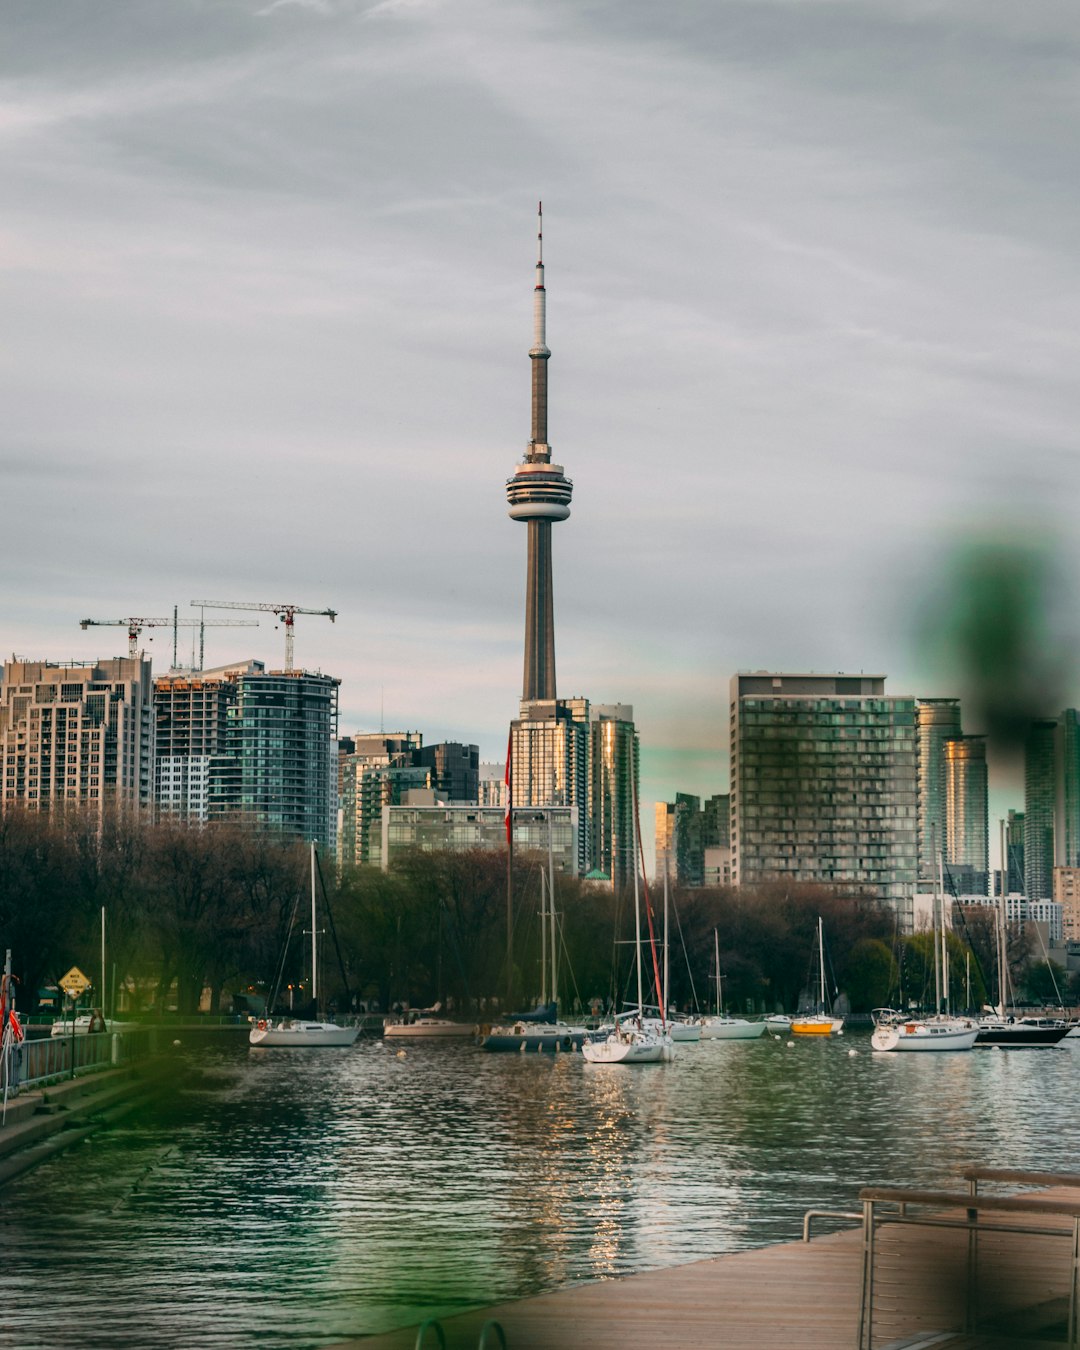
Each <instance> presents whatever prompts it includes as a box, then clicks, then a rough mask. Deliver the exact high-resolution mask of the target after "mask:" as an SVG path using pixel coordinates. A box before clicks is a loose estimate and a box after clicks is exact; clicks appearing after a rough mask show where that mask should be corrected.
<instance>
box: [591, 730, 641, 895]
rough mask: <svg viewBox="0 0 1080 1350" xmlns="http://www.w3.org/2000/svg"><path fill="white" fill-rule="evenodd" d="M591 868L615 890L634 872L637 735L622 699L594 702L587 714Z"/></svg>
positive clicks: (624, 883) (628, 881)
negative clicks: (613, 701) (608, 879)
mask: <svg viewBox="0 0 1080 1350" xmlns="http://www.w3.org/2000/svg"><path fill="white" fill-rule="evenodd" d="M589 728H590V747H589V748H590V767H589V779H590V784H589V797H590V816H591V825H590V834H591V840H592V851H591V862H592V870H593V871H599V872H603V873H604V874H605V875H606V876H608V877H610V878H611V884H612V885H613V886H614V887H616V889H618V888H619V887H622V886H626V885H628V884H629V883H630V882H631V881H632V879H633V876H634V871H633V869H634V799H635V797H636V794H637V784H638V735H637V731H636V730H635V728H634V710H633V708H632V707H631V706H630V705H629V704H628V703H605V704H597V703H594V704H593V706H592V710H591V714H590V724H589Z"/></svg>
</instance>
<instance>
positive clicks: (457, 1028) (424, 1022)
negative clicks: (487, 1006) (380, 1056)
mask: <svg viewBox="0 0 1080 1350" xmlns="http://www.w3.org/2000/svg"><path fill="white" fill-rule="evenodd" d="M434 1011H435V1010H434V1009H431V1008H428V1009H425V1010H424V1011H423V1012H415V1013H405V1014H404V1016H402V1017H387V1018H386V1019H385V1020H384V1021H383V1037H384V1039H386V1040H397V1039H403V1040H421V1039H423V1038H425V1037H427V1038H440V1039H441V1038H443V1037H447V1036H459V1037H460V1036H475V1035H476V1025H475V1023H473V1022H452V1021H451V1020H450V1018H448V1017H436V1016H435V1015H434Z"/></svg>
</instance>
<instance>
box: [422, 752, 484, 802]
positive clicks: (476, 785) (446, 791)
mask: <svg viewBox="0 0 1080 1350" xmlns="http://www.w3.org/2000/svg"><path fill="white" fill-rule="evenodd" d="M416 763H417V764H419V765H421V766H423V767H424V768H428V769H430V770H431V787H432V790H433V791H434V793H435V796H436V797H437V798H438V800H439V801H441V802H476V801H477V800H478V799H479V796H480V747H479V746H478V745H462V744H461V742H460V741H439V742H437V743H436V744H435V745H422V746H421V747H420V749H419V750H418V751H417V754H416Z"/></svg>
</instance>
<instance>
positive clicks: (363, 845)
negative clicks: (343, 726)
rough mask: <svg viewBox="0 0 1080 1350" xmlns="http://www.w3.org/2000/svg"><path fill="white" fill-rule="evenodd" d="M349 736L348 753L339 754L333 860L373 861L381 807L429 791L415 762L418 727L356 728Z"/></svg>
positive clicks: (425, 772)
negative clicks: (338, 810)
mask: <svg viewBox="0 0 1080 1350" xmlns="http://www.w3.org/2000/svg"><path fill="white" fill-rule="evenodd" d="M351 739H352V753H351V754H346V755H344V756H343V757H342V760H341V766H340V773H339V780H340V783H341V816H340V826H339V833H338V860H339V862H342V863H346V864H359V863H374V862H377V861H378V860H379V856H380V851H381V848H382V812H383V807H384V806H396V805H400V804H401V803H402V802H403V801H404V800H406V797H407V795H408V794H409V793H410V792H412V791H421V790H424V789H429V788H430V787H431V770H430V769H429V768H427V767H426V766H420V765H418V764H417V756H418V754H419V753H420V750H421V748H422V747H423V744H424V738H423V735H422V734H421V733H420V732H419V731H393V732H389V733H387V732H382V731H379V732H369V733H366V734H362V733H360V732H357V734H356V735H355V736H354V737H352V738H351ZM432 800H434V799H433V798H432Z"/></svg>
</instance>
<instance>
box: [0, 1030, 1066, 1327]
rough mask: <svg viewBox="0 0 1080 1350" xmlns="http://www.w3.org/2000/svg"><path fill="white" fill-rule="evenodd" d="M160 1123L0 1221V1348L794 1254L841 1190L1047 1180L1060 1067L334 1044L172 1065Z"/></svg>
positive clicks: (749, 1050) (202, 1053)
mask: <svg viewBox="0 0 1080 1350" xmlns="http://www.w3.org/2000/svg"><path fill="white" fill-rule="evenodd" d="M176 1054H177V1056H178V1061H179V1062H178V1069H179V1068H180V1066H181V1065H184V1066H187V1067H190V1068H192V1069H193V1070H194V1072H193V1073H192V1074H191V1076H189V1077H187V1078H183V1077H180V1076H179V1075H178V1081H179V1083H180V1084H181V1085H180V1086H179V1087H178V1089H177V1090H176V1091H175V1092H174V1093H173V1094H172V1095H170V1096H169V1097H167V1098H165V1099H163V1100H162V1101H160V1102H159V1103H158V1104H157V1106H155V1107H154V1108H153V1109H152V1110H151V1111H149V1112H148V1113H146V1112H144V1113H143V1114H141V1115H139V1116H138V1117H137V1118H135V1119H131V1120H129V1121H128V1122H126V1123H125V1124H124V1125H123V1126H120V1127H117V1128H116V1129H114V1130H112V1131H108V1132H103V1133H99V1134H98V1135H97V1136H95V1137H94V1138H93V1139H92V1141H91V1142H90V1143H89V1144H85V1145H81V1146H79V1147H78V1148H77V1149H75V1150H73V1151H70V1152H68V1153H67V1154H64V1155H61V1156H60V1157H58V1158H56V1159H55V1160H53V1161H52V1162H50V1163H48V1164H46V1165H45V1166H42V1167H40V1168H38V1169H37V1170H36V1171H34V1172H32V1173H30V1174H28V1175H26V1176H24V1177H22V1178H20V1179H19V1180H18V1181H16V1182H14V1183H13V1184H12V1185H10V1186H9V1187H7V1188H6V1189H5V1190H4V1191H3V1192H2V1193H0V1205H2V1218H3V1230H2V1231H3V1249H4V1277H3V1281H2V1284H0V1309H2V1310H3V1316H2V1317H0V1345H2V1346H5V1347H15V1346H18V1347H36V1346H50V1347H63V1348H66V1347H87V1346H114V1345H125V1346H141V1345H146V1346H150V1345H154V1346H169V1347H173V1346H175V1347H181V1346H184V1347H196V1346H199V1347H210V1346H215V1347H225V1346H228V1347H234V1346H235V1347H246V1348H253V1347H256V1346H258V1347H260V1350H266V1348H267V1347H270V1348H273V1347H284V1346H289V1347H291V1350H299V1348H302V1347H314V1346H320V1345H325V1344H328V1343H332V1342H334V1341H337V1340H342V1339H345V1338H347V1337H350V1336H358V1335H361V1334H363V1333H365V1332H373V1331H379V1330H385V1329H387V1328H390V1327H393V1326H398V1325H401V1324H403V1323H407V1322H410V1321H416V1320H419V1319H420V1318H421V1317H422V1316H423V1315H426V1314H428V1313H434V1312H447V1311H450V1310H451V1309H455V1308H458V1307H461V1306H463V1305H468V1304H476V1303H489V1302H493V1301H496V1300H501V1299H506V1298H510V1297H514V1296H517V1295H522V1294H528V1293H535V1292H537V1291H539V1290H543V1289H550V1288H553V1287H555V1286H557V1285H560V1284H564V1283H567V1282H570V1281H579V1280H584V1279H594V1278H598V1277H603V1276H611V1275H618V1274H623V1273H628V1272H630V1271H635V1270H643V1269H646V1268H648V1267H652V1266H662V1265H669V1264H672V1263H675V1262H679V1261H687V1260H693V1259H695V1258H697V1257H702V1256H708V1255H713V1254H716V1253H719V1252H724V1251H731V1250H736V1249H738V1248H743V1247H751V1246H757V1245H761V1244H763V1243H769V1242H777V1241H786V1240H791V1239H793V1238H796V1237H798V1236H799V1234H800V1231H801V1219H802V1214H803V1211H804V1210H806V1209H808V1208H812V1207H827V1208H835V1207H840V1208H844V1209H850V1208H851V1207H852V1206H853V1204H854V1202H855V1198H856V1191H857V1188H858V1187H859V1186H862V1185H867V1184H871V1183H874V1182H890V1181H891V1182H897V1183H901V1182H905V1183H927V1184H929V1183H940V1182H943V1181H945V1180H947V1179H948V1178H949V1177H950V1175H955V1169H956V1168H957V1167H958V1166H960V1165H962V1164H963V1163H966V1162H969V1161H976V1160H977V1161H980V1162H985V1163H988V1164H995V1165H999V1166H1014V1167H1017V1166H1025V1167H1040V1168H1051V1169H1054V1168H1056V1169H1066V1168H1069V1169H1071V1168H1075V1167H1076V1166H1077V1158H1078V1156H1080V1150H1078V1143H1080V1092H1078V1074H1080V1042H1077V1041H1070V1042H1066V1044H1065V1045H1064V1046H1063V1047H1062V1048H1059V1049H1056V1050H1049V1051H1027V1052H1025V1051H1011V1052H1010V1051H1004V1052H1002V1051H989V1050H980V1051H973V1052H971V1053H969V1054H952V1055H950V1054H942V1055H873V1054H871V1053H870V1048H869V1039H868V1037H867V1036H865V1035H859V1034H851V1033H849V1034H848V1035H846V1036H844V1037H842V1038H840V1039H838V1040H835V1041H827V1042H800V1043H797V1044H796V1045H794V1046H792V1047H788V1046H787V1045H786V1043H785V1042H784V1041H776V1040H772V1039H768V1038H767V1039H765V1040H763V1041H759V1042H752V1043H742V1044H739V1043H728V1044H725V1043H722V1042H708V1043H704V1044H701V1045H697V1046H694V1045H689V1046H684V1047H681V1053H680V1056H679V1058H678V1060H677V1061H676V1062H675V1063H674V1064H671V1065H654V1066H642V1067H639V1068H636V1069H625V1068H619V1067H604V1066H593V1065H587V1064H585V1063H584V1062H583V1061H582V1059H581V1057H580V1056H560V1057H558V1058H554V1059H551V1058H544V1057H541V1056H533V1057H529V1058H522V1057H520V1056H516V1055H506V1056H503V1055H490V1054H485V1053H483V1052H481V1051H479V1050H477V1049H476V1048H475V1047H474V1046H473V1045H471V1044H464V1045H452V1046H450V1045H443V1046H437V1047H435V1046H432V1047H430V1048H426V1047H421V1046H419V1045H415V1046H410V1047H409V1048H408V1050H407V1053H406V1054H405V1056H404V1057H403V1058H399V1057H398V1054H397V1047H391V1046H386V1045H383V1044H382V1043H381V1042H370V1041H369V1042H366V1043H364V1042H362V1043H360V1044H358V1045H357V1046H355V1047H354V1048H353V1049H351V1050H343V1051H333V1050H310V1051H305V1050H281V1051H273V1050H269V1051H267V1050H263V1051H252V1050H249V1049H248V1046H247V1044H246V1041H241V1039H240V1038H239V1037H237V1039H236V1040H235V1041H234V1040H233V1039H232V1038H226V1037H218V1038H217V1039H214V1040H207V1041H206V1042H205V1043H196V1042H195V1041H191V1042H190V1043H188V1044H186V1045H185V1046H183V1047H181V1049H180V1050H179V1051H177V1052H176Z"/></svg>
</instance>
